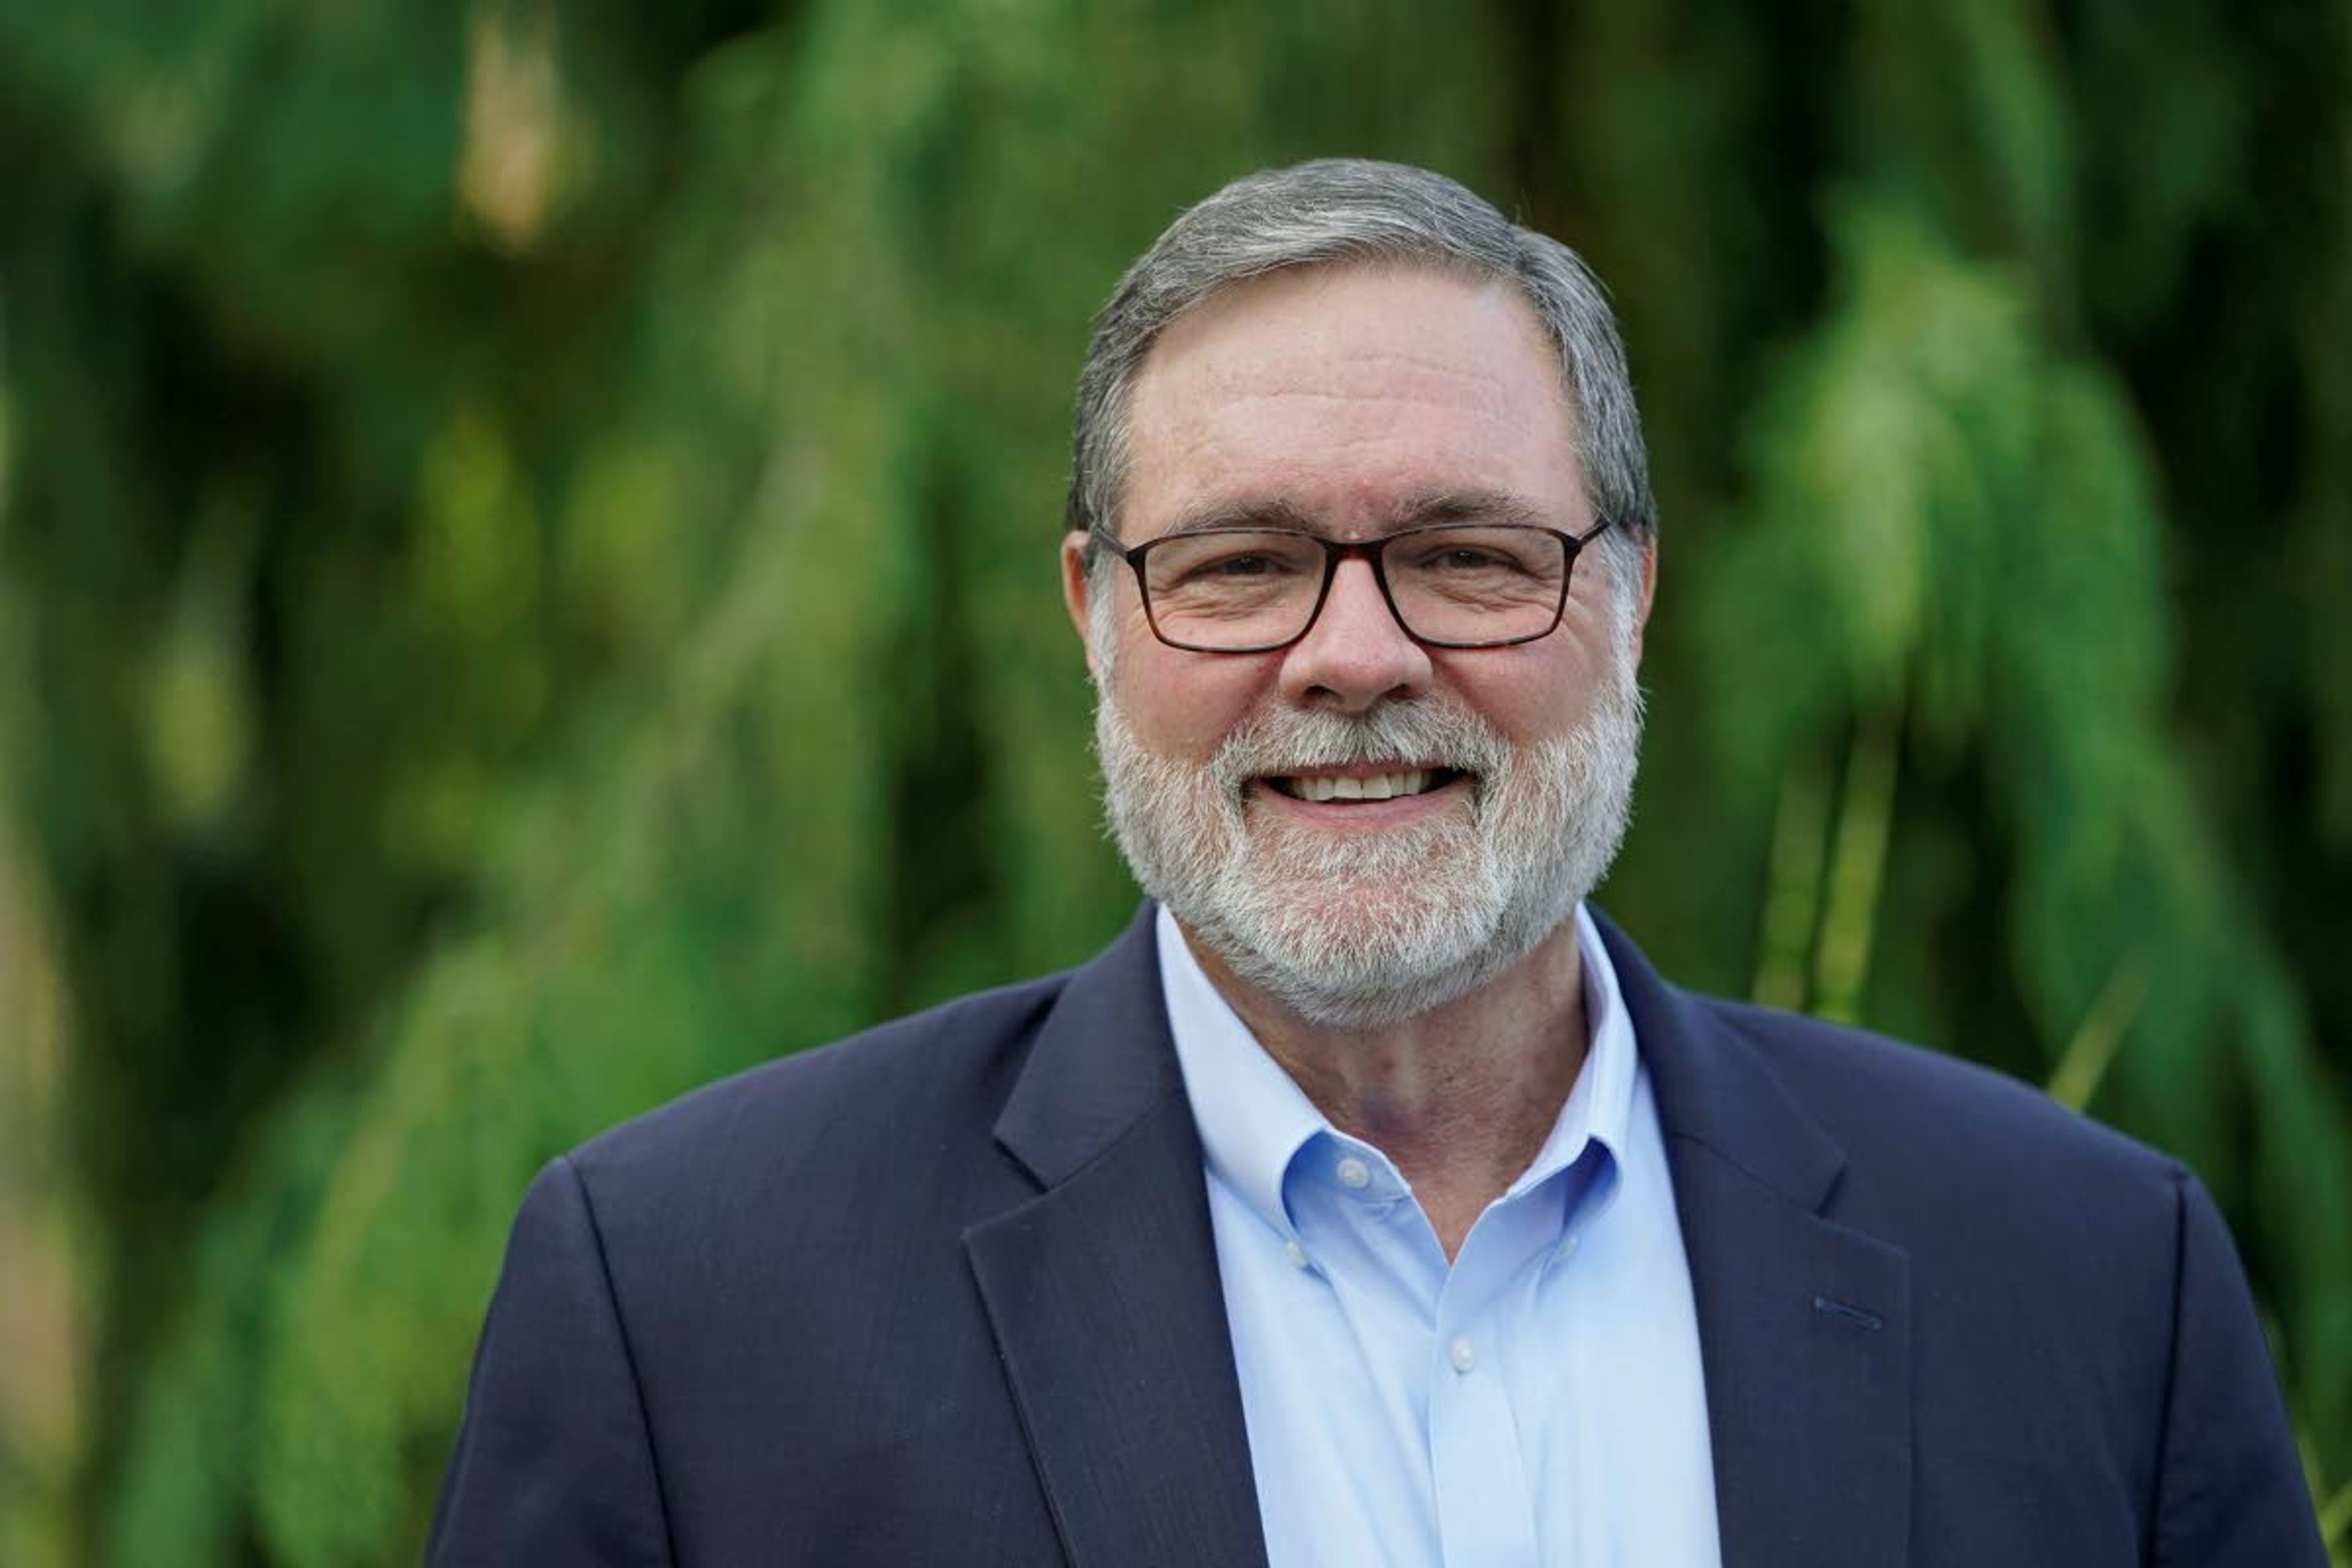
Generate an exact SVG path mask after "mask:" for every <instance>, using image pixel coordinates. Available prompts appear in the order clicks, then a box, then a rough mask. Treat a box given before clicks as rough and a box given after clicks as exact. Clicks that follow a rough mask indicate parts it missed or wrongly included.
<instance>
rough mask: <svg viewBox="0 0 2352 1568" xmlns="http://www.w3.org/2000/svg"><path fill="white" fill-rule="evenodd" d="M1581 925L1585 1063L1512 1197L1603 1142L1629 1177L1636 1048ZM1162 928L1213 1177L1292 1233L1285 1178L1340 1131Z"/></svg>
mask: <svg viewBox="0 0 2352 1568" xmlns="http://www.w3.org/2000/svg"><path fill="white" fill-rule="evenodd" d="M1575 920H1576V945H1577V951H1578V952H1579V954H1580V956H1581V958H1582V961H1583V962H1582V968H1583V973H1584V1018H1585V1027H1586V1029H1587V1031H1588V1038H1587V1040H1586V1048H1585V1057H1584V1066H1583V1068H1581V1070H1580V1071H1579V1072H1578V1073H1577V1075H1576V1087H1575V1088H1574V1089H1571V1090H1570V1093H1569V1097H1568V1101H1567V1103H1566V1104H1564V1105H1562V1106H1561V1107H1560V1110H1559V1117H1558V1118H1557V1119H1556V1120H1554V1121H1553V1122H1552V1128H1551V1132H1550V1134H1549V1136H1548V1137H1547V1138H1546V1139H1545V1140H1544V1143H1543V1147H1542V1148H1540V1149H1538V1151H1537V1152H1536V1157H1535V1159H1534V1160H1533V1161H1531V1162H1530V1163H1528V1168H1527V1170H1526V1171H1525V1172H1523V1173H1521V1174H1520V1176H1519V1178H1518V1179H1517V1181H1515V1182H1513V1183H1512V1184H1511V1186H1510V1188H1509V1191H1508V1192H1507V1194H1505V1196H1506V1197H1517V1196H1518V1195H1519V1194H1522V1193H1525V1192H1527V1191H1528V1190H1530V1189H1531V1188H1533V1187H1536V1186H1538V1185H1539V1184H1542V1183H1544V1182H1545V1181H1548V1180H1549V1179H1550V1178H1551V1177H1553V1176H1555V1175H1557V1174H1559V1173H1560V1172H1561V1171H1563V1170H1566V1169H1567V1168H1568V1167H1569V1166H1570V1165H1572V1164H1574V1163H1576V1161H1577V1160H1578V1159H1579V1158H1580V1156H1581V1155H1582V1154H1583V1152H1584V1151H1585V1149H1586V1148H1587V1147H1588V1146H1589V1145H1591V1144H1598V1145H1600V1147H1601V1149H1602V1150H1603V1151H1604V1152H1606V1154H1607V1155H1608V1157H1609V1163H1610V1164H1611V1165H1612V1166H1613V1167H1614V1169H1615V1170H1616V1171H1617V1172H1618V1173H1621V1174H1622V1171H1623V1170H1624V1150H1625V1140H1626V1131H1627V1125H1628V1123H1629V1121H1631V1119H1632V1117H1633V1079H1634V1073H1635V1068H1636V1066H1637V1063H1638V1047H1637V1045H1636V1042H1635V1040H1634V1037H1633V1020H1632V1018H1631V1016H1629V1015H1628V1014H1627V1012H1626V1009H1625V1004H1624V998H1623V997H1622V995H1621V994H1620V993H1619V991H1618V986H1617V972H1616V970H1615V968H1614V967H1613V966H1612V964H1611V963H1610V962H1609V952H1608V949H1607V948H1605V947H1604V946H1602V945H1601V931H1600V929H1599V928H1598V927H1597V926H1595V925H1594V924H1593V922H1592V917H1591V915H1590V914H1589V913H1587V912H1586V910H1585V908H1584V906H1583V905H1582V904H1579V905H1578V906H1577V908H1576V915H1575ZM1156 929H1157V935H1158V938H1159V944H1158V945H1159V949H1160V995H1161V998H1162V1000H1163V1001H1164V1002H1165V1003H1166V1005H1167V1008H1168V1027H1169V1032H1170V1033H1171V1035H1173V1036H1174V1037H1175V1041H1176V1059H1177V1063H1178V1065H1179V1066H1180V1067H1181V1069H1182V1071H1183V1074H1184V1092H1185V1094H1186V1096H1187V1097H1188V1098H1189V1099H1190V1100H1192V1118H1193V1121H1194V1122H1195V1124H1196V1125H1197V1126H1198V1127H1199V1129H1200V1133H1201V1148H1202V1154H1203V1155H1204V1157H1205V1159H1206V1161H1207V1164H1208V1167H1209V1170H1210V1172H1211V1173H1213V1175H1215V1176H1216V1177H1217V1179H1219V1180H1220V1181H1222V1182H1223V1183H1224V1184H1225V1185H1226V1186H1228V1187H1229V1188H1231V1189H1232V1190H1233V1192H1234V1194H1235V1195H1236V1196H1238V1197H1239V1198H1241V1200H1242V1201H1243V1202H1244V1203H1245V1204H1247V1205H1249V1206H1250V1208H1251V1209H1252V1210H1253V1211H1255V1213H1256V1215H1257V1216H1258V1217H1259V1218H1260V1219H1262V1220H1264V1221H1265V1223H1266V1224H1267V1225H1268V1226H1272V1227H1273V1229H1274V1230H1275V1231H1276V1233H1277V1234H1279V1235H1282V1236H1286V1237H1290V1236H1295V1234H1296V1232H1295V1230H1294V1228H1293V1226H1292V1223H1291V1216H1290V1213H1289V1210H1288V1207H1287V1205H1286V1204H1285V1203H1284V1201H1283V1195H1282V1194H1283V1178H1284V1176H1285V1174H1286V1173H1287V1172H1288V1171H1289V1168H1290V1163H1291V1161H1292V1160H1293V1159H1294V1158H1296V1157H1297V1153H1298V1152H1299V1150H1300V1149H1301V1148H1302V1147H1303V1146H1304V1145H1305V1144H1307V1142H1309V1141H1311V1140H1312V1139H1314V1138H1315V1137H1316V1136H1317V1135H1318V1133H1330V1134H1331V1135H1332V1136H1334V1137H1337V1136H1339V1134H1338V1133H1337V1132H1336V1131H1334V1130H1333V1129H1332V1127H1331V1124H1330V1122H1329V1121H1327V1120H1326V1119H1325V1118H1324V1115H1323V1113H1322V1112H1321V1111H1319V1110H1317V1109H1316V1108H1315V1103H1314V1101H1312V1100H1308V1099H1307V1096H1306V1094H1305V1093H1304V1092H1303V1091H1302V1090H1301V1089H1299V1087H1298V1085H1297V1083H1296V1082H1295V1081H1293V1080H1292V1079H1291V1077H1290V1075H1289V1074H1288V1073H1287V1072H1285V1071H1284V1070H1283V1069H1282V1067H1281V1065H1280V1064H1279V1063H1277V1062H1276V1060H1275V1059H1274V1058H1272V1057H1270V1056H1268V1055H1267V1054H1266V1051H1265V1047H1264V1046H1261V1045H1260V1044H1259V1043H1258V1040H1257V1037H1256V1036H1255V1035H1253V1034H1251V1033H1250V1030H1249V1026H1248V1025H1246V1024H1244V1023H1243V1022H1242V1020H1241V1017H1240V1016H1239V1015H1238V1014H1236V1013H1235V1012H1234V1010H1233V1006H1232V1005H1231V1004H1229V1003H1228V1002H1226V1000H1225V999H1224V997H1223V994H1220V993H1219V992H1218V990H1217V988H1216V986H1215V985H1213V984H1211V983H1210V980H1209V977H1208V975H1207V974H1205V973H1202V969H1201V964H1200V961H1199V960H1198V959H1196V958H1194V957H1193V956H1192V948H1191V946H1190V945H1189V944H1187V943H1186V942H1185V941H1184V935H1183V932H1182V931H1179V930H1178V929H1177V926H1176V921H1175V919H1174V917H1173V916H1171V915H1170V914H1169V912H1168V910H1166V909H1165V908H1164V907H1163V908H1162V909H1160V911H1159V914H1158V917H1157V928H1156Z"/></svg>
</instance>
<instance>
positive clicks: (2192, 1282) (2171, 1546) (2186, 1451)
mask: <svg viewBox="0 0 2352 1568" xmlns="http://www.w3.org/2000/svg"><path fill="white" fill-rule="evenodd" d="M2180 1210H2181V1212H2180V1257H2179V1289H2178V1294H2177V1296H2176V1298H2175V1300H2174V1303H2173V1340H2172V1376H2171V1395H2170V1398H2169V1400H2168V1403H2167V1405H2166V1411H2165V1424H2164V1445H2163V1458H2162V1463H2161V1468H2160V1470H2159V1472H2158V1478H2157V1507H2156V1554H2155V1561H2156V1562H2157V1563H2159V1564H2162V1565H2163V1568H2190V1565H2192V1564H2194V1565H2195V1568H2290V1565H2294V1564H2305V1563H2307V1564H2310V1565H2311V1568H2326V1562H2327V1554H2326V1549H2325V1548H2324V1547H2323V1546H2322V1545H2321V1543H2320V1540H2319V1529H2318V1521H2317V1519H2316V1517H2315V1514H2314V1512H2313V1510H2312V1505H2311V1497H2310V1494H2309V1493H2308V1491H2306V1490H2305V1486H2304V1480H2303V1468H2302V1464H2301V1461H2300V1460H2299V1459H2298V1458H2297V1457H2296V1454H2295V1449H2294V1438H2293V1436H2292V1432H2291V1428H2290V1427H2289V1425H2288V1422H2287V1415H2286V1411H2285V1409H2284V1405H2283V1404H2282V1402H2281V1400H2280V1398H2279V1393H2278V1382H2277V1379H2276V1377H2275V1376H2274V1375H2273V1372H2272V1370H2271V1361H2270V1353H2269V1352H2268V1350H2267V1349H2266V1348H2265V1346H2264V1345H2263V1335H2262V1328H2261V1325H2260V1323H2259V1321H2257V1320H2256V1317H2255V1313H2254V1302H2253V1298H2252V1295H2251V1294H2250V1293H2249V1291H2248V1290H2247V1289H2246V1280H2245V1275H2244V1272H2243V1271H2242V1269H2241V1268H2240V1267H2239V1263H2238V1257H2237V1253H2236V1251H2235V1250H2234V1249H2233V1248H2232V1247H2231V1245H2230V1232H2229V1228H2228V1226H2226V1225H2224V1224H2223V1222H2222V1219H2221V1214H2220V1213H2219V1211H2217V1210H2216V1209H2215V1208H2214V1206H2213V1200H2212V1199H2211V1198H2210V1197H2209V1196H2208V1195H2207V1194H2206V1192H2205V1189H2204V1187H2203V1186H2202V1185H2201V1184H2200V1183H2199V1182H2198V1181H2197V1179H2196V1178H2195V1177H2193V1176H2186V1175H2184V1176H2183V1177H2182V1178H2181V1183H2180Z"/></svg>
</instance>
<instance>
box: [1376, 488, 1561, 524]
mask: <svg viewBox="0 0 2352 1568" xmlns="http://www.w3.org/2000/svg"><path fill="white" fill-rule="evenodd" d="M1432 522H1508V523H1517V524H1519V525H1521V526H1524V527H1528V528H1557V527H1558V526H1559V522H1558V521H1557V520H1556V519H1555V518H1554V517H1553V516H1552V514H1551V513H1550V512H1549V510H1546V509H1544V508H1542V507H1539V506H1538V505H1536V503H1535V502H1533V501H1531V500H1528V499H1527V498H1526V497H1524V496H1516V495H1513V494H1511V493H1510V492H1509V491H1508V490H1477V489H1473V490H1437V491H1433V492H1431V493H1430V494H1428V495H1422V496H1415V497H1414V498H1412V500H1408V501H1406V502H1405V503H1404V504H1403V505H1402V506H1401V507H1399V508H1397V509H1396V510H1395V511H1394V512H1392V513H1391V514H1390V516H1389V527H1390V528H1391V530H1393V529H1399V528H1414V527H1418V526H1420V525H1422V524H1424V523H1432Z"/></svg>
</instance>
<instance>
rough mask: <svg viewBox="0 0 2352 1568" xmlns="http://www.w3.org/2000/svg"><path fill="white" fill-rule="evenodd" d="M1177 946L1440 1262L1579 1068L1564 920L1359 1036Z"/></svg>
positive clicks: (1577, 1004)
mask: <svg viewBox="0 0 2352 1568" xmlns="http://www.w3.org/2000/svg"><path fill="white" fill-rule="evenodd" d="M1180 929H1181V928H1180ZM1184 937H1185V943H1186V945H1187V946H1189V947H1190V948H1191V949H1192V955H1193V957H1194V958H1196V959H1197V960H1198V961H1199V962H1200V965H1201V968H1202V973H1206V974H1207V975H1208V977H1209V980H1210V983H1211V984H1213V985H1215V986H1216V988H1217V990H1218V992H1219V994H1222V995H1223V997H1224V999H1225V1000H1226V1002H1227V1003H1229V1004H1230V1005H1232V1007H1233V1009H1234V1013H1236V1014H1237V1015H1239V1016H1240V1017H1241V1020H1242V1022H1243V1023H1244V1024H1246V1025H1248V1026H1249V1027H1250V1031H1251V1032H1252V1033H1253V1034H1255V1036H1256V1037H1257V1038H1258V1042H1259V1043H1260V1044H1261V1045H1263V1046H1264V1047H1265V1050H1266V1054H1267V1055H1269V1056H1271V1057H1272V1058H1274V1059H1275V1061H1276V1062H1277V1063H1278V1064H1280V1066H1281V1067H1282V1068H1283V1070H1284V1071H1286V1072H1287V1073H1288V1074H1289V1075H1290V1077H1291V1079H1292V1080H1293V1081H1294V1082H1296V1083H1297V1085H1298V1087H1299V1089H1301V1090H1302V1091H1304V1092H1305V1094H1306V1095H1307V1099H1308V1100H1312V1101H1314V1102H1315V1106H1316V1109H1318V1110H1320V1111H1322V1112H1323V1114H1324V1116H1325V1117H1326V1118H1328V1120H1329V1121H1330V1123H1331V1125H1332V1126H1333V1127H1336V1128H1338V1129H1339V1131H1342V1132H1346V1133H1348V1134H1349V1135H1350V1136H1352V1137H1356V1138H1360V1139H1362V1140H1363V1141H1364V1142H1367V1143H1370V1144H1371V1145H1372V1146H1373V1147H1374V1148H1376V1149H1379V1150H1380V1151H1381V1152H1382V1153H1384V1154H1386V1155H1387V1156H1388V1157H1389V1158H1390V1159H1391V1160H1392V1161H1394V1162H1395V1163H1396V1166H1397V1169H1398V1171H1399V1172H1401V1173H1402V1174H1403V1176H1404V1179H1405V1180H1406V1181H1407V1182H1409V1183H1411V1184H1412V1190H1413V1195H1414V1196H1415V1197H1416V1198H1418V1199H1419V1200H1420V1202H1421V1206H1422V1211H1423V1213H1424V1214H1426V1215H1428V1216H1429V1223H1430V1225H1431V1226H1432V1227H1433V1228H1434V1229H1435V1231H1436V1232H1437V1239H1438V1243H1439V1245H1440V1246H1442V1247H1444V1249H1445V1256H1446V1257H1447V1258H1449V1259H1450V1258H1453V1257H1454V1254H1455V1253H1457V1252H1459V1251H1460V1250H1461V1248H1462V1243H1463V1240H1464V1238H1465V1237H1467V1236H1468V1235H1469V1234H1470V1227H1471V1226H1472V1225H1474V1224H1475V1223H1476V1221H1477V1218H1478V1215H1480V1214H1481V1213H1483V1212H1485V1210H1486V1205H1488V1204H1490V1203H1492V1202H1493V1201H1494V1200H1495V1199H1496V1198H1497V1197H1500V1196H1501V1195H1502V1194H1503V1192H1504V1191H1505V1189H1507V1187H1508V1186H1509V1185H1510V1184H1511V1183H1512V1181H1513V1180H1515V1179H1516V1178H1517V1176H1518V1174H1519V1173H1520V1172H1522V1171H1524V1170H1526V1169H1527V1168H1528V1164H1529V1163H1532V1162H1533V1161H1534V1159H1535V1156H1536V1153H1537V1152H1538V1150H1540V1149H1541V1148H1542V1147H1543V1143H1544V1140H1545V1138H1547V1137H1548V1136H1549V1134H1550V1132H1551V1129H1552V1124H1553V1123H1554V1122H1555V1121H1558V1120H1559V1110H1560V1107H1561V1106H1562V1105H1564V1104H1566V1103H1567V1101H1568V1096H1569V1091H1570V1089H1574V1088H1575V1086H1576V1075H1577V1074H1578V1072H1579V1071H1580V1070H1581V1069H1582V1068H1583V1066H1584V1054H1585V1017H1584V973H1583V955H1582V954H1581V952H1580V951H1579V950H1578V947H1577V940H1576V921H1574V920H1572V919H1571V920H1568V921H1561V922H1560V925H1559V929H1558V930H1557V931H1553V932H1552V933H1551V935H1550V936H1549V937H1547V938H1545V939H1544V940H1543V942H1540V943H1538V945H1537V947H1536V949H1535V951H1534V952H1530V953H1528V956H1527V957H1525V958H1523V959H1521V960H1520V961H1519V962H1518V963H1516V964H1514V965H1512V966H1511V967H1510V968H1509V969H1507V970H1506V971H1505V972H1504V973H1502V974H1500V975H1498V976H1496V978H1495V979H1494V980H1493V981H1491V982H1489V983H1488V984H1486V985H1483V986H1481V987H1479V988H1478V989H1477V990H1475V991H1474V992H1472V993H1471V994H1468V995H1466V996H1463V997H1460V998H1457V999H1456V1000H1454V1001H1453V1002H1449V1003H1447V1004H1446V1005H1444V1006H1442V1007H1439V1008H1436V1009H1434V1010H1433V1011H1431V1012H1428V1013H1424V1014H1423V1015H1422V1016H1419V1017H1417V1018H1408V1019H1406V1020H1404V1021H1403V1022H1402V1023H1398V1024H1390V1025H1384V1026H1379V1027H1375V1028H1364V1029H1352V1028H1340V1027H1335V1026H1330V1025H1328V1024H1317V1023H1312V1022H1309V1021H1308V1020H1307V1019H1304V1018H1301V1017H1299V1016H1297V1014H1296V1013H1293V1012H1292V1011H1290V1010H1289V1009H1288V1008H1287V1007H1285V1006H1283V1005H1281V1004H1280V1003H1278V1002H1276V1001H1275V1000H1274V999H1273V998H1272V997H1271V996H1269V995H1267V994H1266V993H1265V992H1264V991H1263V990H1261V989H1259V988H1258V987H1256V986H1255V985H1252V984H1249V983H1248V982H1246V981H1244V980H1243V979H1242V978H1241V977H1240V976H1238V975H1236V974H1235V973H1234V972H1233V970H1232V969H1231V968H1230V967H1229V966H1228V965H1227V964H1226V963H1225V962H1224V961H1223V959H1222V958H1220V957H1218V956H1217V954H1216V953H1215V952H1212V951H1211V950H1210V949H1209V948H1207V947H1206V946H1204V945H1203V944H1202V943H1201V942H1198V941H1195V940H1194V939H1193V937H1192V933H1191V932H1190V931H1186V932H1185V933H1184Z"/></svg>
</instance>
